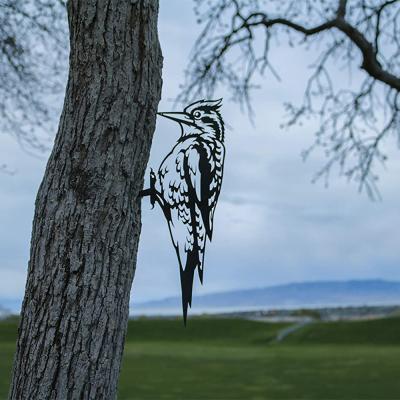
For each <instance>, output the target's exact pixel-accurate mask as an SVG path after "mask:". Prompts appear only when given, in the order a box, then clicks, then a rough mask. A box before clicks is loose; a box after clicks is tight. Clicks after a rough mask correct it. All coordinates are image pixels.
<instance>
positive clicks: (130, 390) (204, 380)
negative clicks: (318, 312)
mask: <svg viewBox="0 0 400 400" xmlns="http://www.w3.org/2000/svg"><path fill="white" fill-rule="evenodd" d="M285 326H286V325H284V324H268V323H262V322H253V321H244V320H238V319H216V318H190V320H189V321H188V327H187V328H186V329H185V328H184V327H183V325H182V321H181V320H151V319H141V320H137V321H131V322H130V324H129V331H128V337H127V342H126V347H125V357H124V361H123V366H122V373H121V380H120V388H119V399H121V400H128V399H352V400H353V399H399V398H400V318H387V319H380V320H374V321H362V322H335V323H322V322H318V323H315V324H311V325H308V326H305V327H304V328H302V329H301V330H299V331H297V332H294V333H293V334H292V335H290V336H288V337H287V338H286V339H285V340H284V341H283V342H281V343H276V342H274V340H273V339H274V337H275V335H276V333H277V332H278V331H279V330H280V329H282V328H283V327H285ZM15 332H16V321H9V322H5V321H3V322H1V324H0V343H1V344H0V346H1V347H0V398H1V399H3V398H5V397H6V394H7V390H8V381H9V371H10V367H11V362H12V353H13V350H14V340H15Z"/></svg>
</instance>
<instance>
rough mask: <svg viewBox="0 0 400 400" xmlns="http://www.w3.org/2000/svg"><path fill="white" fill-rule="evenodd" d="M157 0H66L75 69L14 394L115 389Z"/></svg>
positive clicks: (18, 399) (155, 74)
mask: <svg viewBox="0 0 400 400" xmlns="http://www.w3.org/2000/svg"><path fill="white" fill-rule="evenodd" d="M157 15H158V0H85V1H82V0H70V1H69V2H68V18H69V27H70V44H71V54H70V73H69V79H68V85H67V90H66V96H65V102H64V108H63V112H62V115H61V120H60V125H59V129H58V133H57V136H56V139H55V144H54V149H53V151H52V154H51V156H50V159H49V162H48V165H47V168H46V172H45V176H44V178H43V182H42V184H41V186H40V188H39V192H38V195H37V199H36V208H35V216H34V221H33V231H32V240H31V254H30V262H29V271H28V279H27V284H26V292H25V298H24V302H23V306H22V319H21V324H20V328H19V338H18V343H17V351H16V355H15V361H14V368H13V378H12V383H11V388H10V395H9V398H10V399H14V400H24V399H29V400H36V399H40V400H44V399H62V400H67V399H96V400H98V399H107V400H108V399H114V398H116V393H117V383H118V377H119V371H120V365H121V358H122V353H123V347H124V340H125V334H126V328H127V320H128V307H129V293H130V289H131V284H132V280H133V276H134V272H135V266H136V254H137V248H138V242H139V235H140V228H141V221H140V218H141V215H140V199H139V198H138V192H139V190H141V189H142V186H143V177H144V172H145V168H146V165H147V162H148V158H149V153H150V146H151V141H152V136H153V132H154V129H155V118H156V110H157V106H158V102H159V99H160V92H161V68H162V55H161V50H160V46H159V41H158V36H157Z"/></svg>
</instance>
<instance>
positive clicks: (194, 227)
mask: <svg viewBox="0 0 400 400" xmlns="http://www.w3.org/2000/svg"><path fill="white" fill-rule="evenodd" d="M186 153H187V147H184V148H180V149H179V148H177V149H176V151H174V152H172V153H171V155H170V156H169V157H168V158H166V159H165V160H164V162H163V163H162V165H161V167H160V170H159V172H158V174H159V180H160V184H161V190H162V196H163V198H164V200H165V201H166V203H167V204H168V205H169V207H170V209H171V218H170V220H169V221H168V226H169V229H170V234H171V239H172V242H173V245H174V247H175V251H176V254H177V257H178V261H179V265H180V274H181V286H182V305H183V314H184V320H186V315H187V307H188V305H191V301H192V288H193V277H194V271H195V270H196V268H197V269H198V273H199V277H200V280H201V281H202V278H203V260H204V249H205V243H206V229H205V225H204V223H203V218H202V214H201V211H200V208H199V206H198V205H197V201H196V198H197V197H196V196H193V190H192V188H191V186H190V185H191V184H190V183H189V182H190V180H189V179H187V177H186V174H187V167H186V166H185V165H186V161H185V159H186Z"/></svg>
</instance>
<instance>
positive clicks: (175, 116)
mask: <svg viewBox="0 0 400 400" xmlns="http://www.w3.org/2000/svg"><path fill="white" fill-rule="evenodd" d="M157 114H158V115H161V116H162V117H165V118H169V119H172V120H173V121H176V122H179V123H180V124H186V125H194V120H193V118H192V117H191V116H190V115H189V114H187V113H184V112H159V113H157Z"/></svg>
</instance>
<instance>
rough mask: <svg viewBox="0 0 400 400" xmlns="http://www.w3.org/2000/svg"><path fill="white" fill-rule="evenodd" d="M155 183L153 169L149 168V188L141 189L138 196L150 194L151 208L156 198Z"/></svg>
mask: <svg viewBox="0 0 400 400" xmlns="http://www.w3.org/2000/svg"><path fill="white" fill-rule="evenodd" d="M155 184H156V175H155V173H154V171H153V169H151V170H150V188H149V189H144V190H141V191H140V192H139V196H140V197H145V196H150V204H151V205H152V208H154V204H155V202H156V200H157V190H156V187H155Z"/></svg>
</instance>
